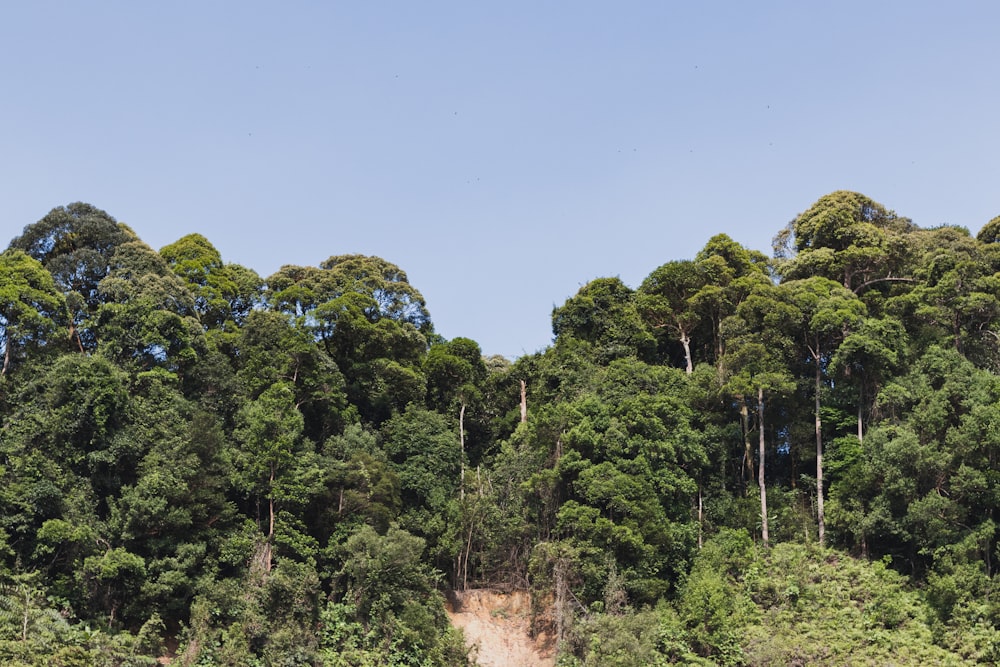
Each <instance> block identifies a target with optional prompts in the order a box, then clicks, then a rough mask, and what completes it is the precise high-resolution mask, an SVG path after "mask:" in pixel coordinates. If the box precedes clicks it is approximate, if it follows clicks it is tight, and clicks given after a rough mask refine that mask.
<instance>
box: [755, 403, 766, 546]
mask: <svg viewBox="0 0 1000 667" xmlns="http://www.w3.org/2000/svg"><path fill="white" fill-rule="evenodd" d="M757 421H758V424H757V427H758V428H759V429H760V437H759V445H760V451H759V452H758V454H757V455H758V456H759V457H760V461H759V462H758V464H757V484H758V485H759V486H760V537H761V540H763V542H764V546H765V547H766V546H767V541H768V534H767V488H766V487H765V485H764V388H763V387H758V388H757Z"/></svg>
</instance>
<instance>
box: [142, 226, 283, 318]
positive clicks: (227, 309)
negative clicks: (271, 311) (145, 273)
mask: <svg viewBox="0 0 1000 667" xmlns="http://www.w3.org/2000/svg"><path fill="white" fill-rule="evenodd" d="M160 256H161V257H163V259H164V260H166V262H167V265H168V266H169V267H170V268H171V269H172V270H173V272H174V273H176V274H177V275H178V276H179V277H180V278H181V279H183V280H184V282H185V284H186V285H187V286H188V289H190V290H191V292H192V293H193V294H194V297H195V300H194V308H195V311H196V312H197V313H198V316H199V318H200V320H201V322H202V324H203V325H204V326H205V327H206V328H209V329H221V328H224V327H228V328H235V327H238V326H241V325H242V324H243V323H244V322H245V321H246V318H247V316H248V315H249V314H250V311H251V310H252V309H253V308H254V307H256V306H257V305H259V304H260V303H261V301H262V300H263V294H262V293H263V281H262V280H261V278H260V276H258V275H257V273H256V272H255V271H253V270H252V269H248V268H246V267H243V266H240V265H238V264H224V263H223V261H222V255H220V254H219V251H218V250H216V249H215V246H213V245H212V244H211V243H209V241H208V239H206V238H205V237H204V236H202V235H201V234H188V235H187V236H184V237H181V238H180V239H178V240H177V241H175V242H174V243H171V244H170V245H167V246H164V247H162V248H160Z"/></svg>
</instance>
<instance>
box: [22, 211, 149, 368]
mask: <svg viewBox="0 0 1000 667" xmlns="http://www.w3.org/2000/svg"><path fill="white" fill-rule="evenodd" d="M137 238H138V237H136V235H135V232H133V231H132V230H131V229H129V228H128V227H127V226H125V225H124V224H121V223H119V222H118V221H116V220H115V219H114V218H112V217H111V216H110V215H108V214H107V213H105V212H104V211H102V210H100V209H98V208H95V207H94V206H91V205H90V204H84V203H80V202H77V203H74V204H70V205H68V206H60V207H58V208H54V209H52V210H51V211H50V212H49V214H48V215H46V216H45V217H44V218H42V219H41V220H39V221H38V222H36V223H34V224H31V225H28V226H27V227H25V228H24V232H23V233H22V234H21V235H20V236H18V237H17V238H15V239H13V240H12V241H11V242H10V246H11V248H16V249H19V250H23V251H25V252H26V253H28V254H29V255H31V256H32V257H34V258H35V259H37V260H38V261H40V262H41V263H42V264H43V265H45V268H46V269H48V271H49V272H50V273H51V274H52V276H53V278H54V279H55V282H56V285H57V286H58V287H59V289H60V290H61V291H62V292H63V294H65V295H66V302H67V305H68V306H69V309H70V313H71V315H72V320H71V322H70V327H71V329H70V335H71V337H72V338H73V339H74V340H75V341H76V342H77V344H78V345H79V346H80V347H81V348H87V349H91V350H92V349H93V348H94V347H95V346H96V343H97V341H96V338H95V337H94V334H93V332H91V331H90V330H89V329H88V328H87V327H86V326H85V325H84V323H85V322H86V320H87V319H88V318H89V317H90V316H92V315H93V314H94V313H95V312H96V310H97V307H98V306H99V305H100V304H101V303H102V297H101V294H100V290H99V287H98V286H99V285H100V282H101V281H102V280H104V278H105V277H106V276H107V275H108V273H110V271H111V257H112V255H114V252H115V249H116V248H117V247H118V246H119V245H121V244H122V243H126V242H128V241H133V240H137Z"/></svg>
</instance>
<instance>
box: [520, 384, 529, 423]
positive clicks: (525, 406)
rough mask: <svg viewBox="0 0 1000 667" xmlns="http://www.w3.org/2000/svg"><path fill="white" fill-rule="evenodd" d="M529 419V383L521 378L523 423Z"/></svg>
mask: <svg viewBox="0 0 1000 667" xmlns="http://www.w3.org/2000/svg"><path fill="white" fill-rule="evenodd" d="M527 421H528V383H527V382H525V381H524V380H521V423H522V424H524V423H526V422H527Z"/></svg>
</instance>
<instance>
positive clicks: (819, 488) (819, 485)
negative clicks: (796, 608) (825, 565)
mask: <svg viewBox="0 0 1000 667" xmlns="http://www.w3.org/2000/svg"><path fill="white" fill-rule="evenodd" d="M814 359H815V361H816V518H817V522H818V523H819V546H820V548H822V547H823V544H824V540H825V537H826V518H825V515H824V513H823V422H822V420H821V417H820V413H819V391H820V383H821V381H822V370H821V369H820V367H819V355H816V356H814Z"/></svg>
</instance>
